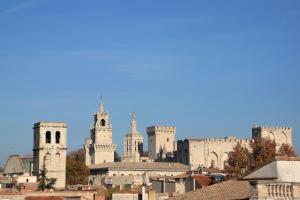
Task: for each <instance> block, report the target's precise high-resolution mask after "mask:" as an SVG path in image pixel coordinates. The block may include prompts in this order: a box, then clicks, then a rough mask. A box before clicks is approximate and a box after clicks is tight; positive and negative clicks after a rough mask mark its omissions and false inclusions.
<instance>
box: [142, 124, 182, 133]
mask: <svg viewBox="0 0 300 200" xmlns="http://www.w3.org/2000/svg"><path fill="white" fill-rule="evenodd" d="M155 131H172V132H176V126H160V125H157V126H150V127H147V133H149V132H155Z"/></svg>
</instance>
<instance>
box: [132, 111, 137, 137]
mask: <svg viewBox="0 0 300 200" xmlns="http://www.w3.org/2000/svg"><path fill="white" fill-rule="evenodd" d="M136 132H137V130H136V116H135V112H133V113H132V114H131V133H136Z"/></svg>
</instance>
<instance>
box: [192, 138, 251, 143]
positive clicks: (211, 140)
mask: <svg viewBox="0 0 300 200" xmlns="http://www.w3.org/2000/svg"><path fill="white" fill-rule="evenodd" d="M186 140H188V141H198V142H222V143H230V142H240V143H250V142H251V141H252V140H251V139H238V138H236V137H225V138H202V139H186Z"/></svg>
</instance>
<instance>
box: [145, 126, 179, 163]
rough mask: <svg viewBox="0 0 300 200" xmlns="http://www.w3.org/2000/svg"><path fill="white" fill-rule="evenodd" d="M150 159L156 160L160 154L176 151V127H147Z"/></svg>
mask: <svg viewBox="0 0 300 200" xmlns="http://www.w3.org/2000/svg"><path fill="white" fill-rule="evenodd" d="M147 134H148V153H149V158H150V159H152V160H155V159H157V158H158V157H159V153H160V151H162V150H165V151H166V153H174V152H175V151H176V149H177V148H176V127H175V126H151V127H147Z"/></svg>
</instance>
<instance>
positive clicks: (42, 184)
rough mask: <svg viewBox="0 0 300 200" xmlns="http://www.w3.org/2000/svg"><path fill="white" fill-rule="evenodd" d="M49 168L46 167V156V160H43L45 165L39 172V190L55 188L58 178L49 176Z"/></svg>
mask: <svg viewBox="0 0 300 200" xmlns="http://www.w3.org/2000/svg"><path fill="white" fill-rule="evenodd" d="M47 172H48V171H47V169H46V166H45V158H44V161H43V167H42V169H41V170H40V173H39V179H38V182H39V190H42V191H44V190H46V189H48V190H50V189H54V185H55V183H56V179H55V178H47Z"/></svg>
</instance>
